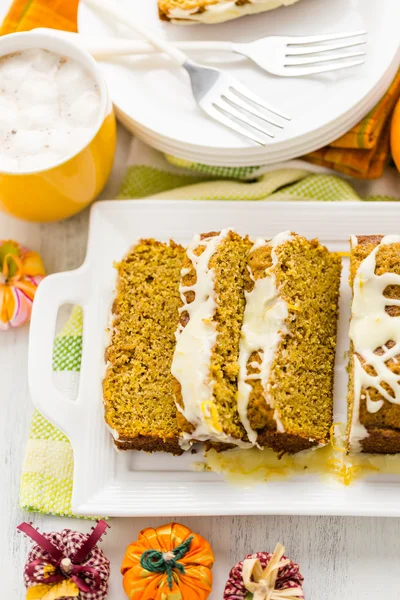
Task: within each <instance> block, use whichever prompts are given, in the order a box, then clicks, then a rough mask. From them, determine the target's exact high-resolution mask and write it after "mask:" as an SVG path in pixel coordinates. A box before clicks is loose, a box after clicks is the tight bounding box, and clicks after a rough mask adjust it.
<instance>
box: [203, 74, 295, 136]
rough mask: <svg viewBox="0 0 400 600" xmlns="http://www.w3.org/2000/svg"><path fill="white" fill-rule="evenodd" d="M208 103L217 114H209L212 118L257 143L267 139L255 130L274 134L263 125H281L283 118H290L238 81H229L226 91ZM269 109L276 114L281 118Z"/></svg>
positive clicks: (280, 126) (268, 134) (287, 119)
mask: <svg viewBox="0 0 400 600" xmlns="http://www.w3.org/2000/svg"><path fill="white" fill-rule="evenodd" d="M212 107H213V109H214V111H216V112H217V113H218V116H217V115H216V114H215V113H214V114H213V116H214V117H215V118H217V119H218V120H219V121H221V122H222V123H224V124H225V125H228V126H229V127H230V128H231V129H234V130H235V131H237V132H238V133H241V134H242V135H244V136H246V137H247V138H249V139H251V140H252V141H254V142H257V143H258V144H260V145H261V146H265V145H266V142H267V139H266V138H265V137H261V136H260V135H258V134H259V133H261V134H263V136H267V138H274V137H275V134H274V132H273V130H272V128H268V127H266V126H265V124H266V123H268V124H269V125H272V126H274V127H277V128H279V129H283V127H284V122H285V121H290V120H291V117H289V116H288V115H286V114H285V113H283V112H281V111H279V110H277V109H276V108H275V107H274V106H272V105H271V104H269V103H268V102H266V101H265V100H262V99H261V98H259V97H258V96H257V95H256V94H253V92H251V91H250V90H248V89H247V88H246V87H245V86H243V85H241V84H240V83H239V82H231V85H229V86H228V87H227V89H226V91H225V92H224V93H221V95H220V97H219V98H218V99H216V100H214V102H213V103H212ZM269 113H272V114H273V115H275V116H276V117H280V118H281V120H283V122H281V121H279V119H276V118H274V117H272V116H271V115H270V114H269Z"/></svg>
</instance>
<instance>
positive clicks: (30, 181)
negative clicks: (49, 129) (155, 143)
mask: <svg viewBox="0 0 400 600" xmlns="http://www.w3.org/2000/svg"><path fill="white" fill-rule="evenodd" d="M29 48H43V49H45V50H49V51H52V52H56V53H58V54H61V55H63V56H67V57H69V58H71V59H73V60H76V61H78V62H79V63H80V64H82V65H83V66H85V67H86V68H87V69H88V70H89V72H90V73H91V74H92V76H93V77H94V79H95V81H96V83H97V85H98V89H99V91H100V98H101V108H100V111H99V117H98V121H97V124H96V127H95V128H94V130H93V137H92V139H91V141H90V142H89V144H88V145H87V146H86V147H84V148H79V149H78V150H77V151H76V152H75V153H74V155H73V156H67V157H66V158H65V159H63V160H62V161H60V162H59V163H57V164H56V165H55V166H52V167H51V168H49V169H47V170H42V171H35V172H29V173H28V172H25V173H24V172H21V171H18V172H2V171H0V208H1V209H2V210H4V211H6V212H8V213H9V214H11V215H13V216H15V217H19V218H21V219H27V220H29V221H57V220H59V219H65V218H67V217H70V216H71V215H74V214H75V213H77V212H79V211H80V210H82V209H83V208H85V206H87V205H88V204H90V203H91V202H92V201H93V200H94V198H95V197H96V196H97V195H98V194H99V193H100V192H101V190H102V188H103V187H104V185H105V183H106V181H107V179H108V177H109V175H110V171H111V167H112V164H113V160H114V155H115V144H116V124H115V116H114V112H113V108H112V103H111V101H110V99H109V96H108V91H107V86H106V83H105V81H104V78H103V76H102V74H101V72H100V70H99V68H98V66H97V64H96V62H95V60H94V59H93V58H92V57H91V56H90V54H89V53H88V52H86V51H85V50H84V49H82V48H80V47H78V46H77V45H75V44H73V43H72V42H70V41H67V40H64V39H61V38H59V37H57V36H56V35H54V34H52V33H51V31H49V33H43V32H40V33H38V32H35V31H29V32H24V33H12V34H10V35H5V36H2V37H0V57H1V56H5V55H7V54H10V53H13V52H18V51H22V50H27V49H29Z"/></svg>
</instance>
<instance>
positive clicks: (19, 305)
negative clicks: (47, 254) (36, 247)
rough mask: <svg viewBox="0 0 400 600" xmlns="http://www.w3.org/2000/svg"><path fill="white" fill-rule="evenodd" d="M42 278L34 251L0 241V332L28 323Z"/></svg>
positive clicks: (39, 264) (41, 265)
mask: <svg viewBox="0 0 400 600" xmlns="http://www.w3.org/2000/svg"><path fill="white" fill-rule="evenodd" d="M44 276H45V270H44V266H43V263H42V259H41V258H40V256H39V254H38V253H37V252H32V251H31V250H28V248H25V247H24V246H21V245H20V244H18V243H17V242H13V241H12V240H8V241H4V240H0V331H5V330H7V329H10V328H11V327H19V326H20V325H23V324H24V323H26V322H27V321H29V319H30V318H31V312H32V303H33V299H34V297H35V293H36V289H37V286H38V285H39V283H40V282H41V281H42V279H43V277H44Z"/></svg>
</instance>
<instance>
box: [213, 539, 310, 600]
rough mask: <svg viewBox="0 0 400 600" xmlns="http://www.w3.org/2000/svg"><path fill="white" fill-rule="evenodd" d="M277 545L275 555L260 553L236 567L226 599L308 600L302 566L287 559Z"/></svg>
mask: <svg viewBox="0 0 400 600" xmlns="http://www.w3.org/2000/svg"><path fill="white" fill-rule="evenodd" d="M284 552H285V548H284V547H283V546H282V544H277V545H276V548H275V550H274V552H273V553H270V552H256V553H255V554H248V555H247V556H246V558H245V559H244V560H242V561H240V562H239V563H237V565H235V566H234V567H233V568H232V569H231V571H230V573H229V579H228V581H227V583H226V586H225V591H224V600H250V599H251V600H298V599H302V598H304V592H303V588H302V583H303V580H304V578H303V576H302V575H301V574H300V567H299V565H297V564H296V563H294V562H292V561H291V560H289V559H288V558H286V556H284Z"/></svg>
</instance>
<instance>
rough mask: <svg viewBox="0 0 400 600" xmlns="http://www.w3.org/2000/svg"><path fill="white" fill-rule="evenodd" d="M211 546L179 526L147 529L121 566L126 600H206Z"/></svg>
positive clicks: (212, 557) (129, 550) (211, 556)
mask: <svg viewBox="0 0 400 600" xmlns="http://www.w3.org/2000/svg"><path fill="white" fill-rule="evenodd" d="M213 563H214V554H213V551H212V550H211V546H210V544H209V543H208V542H207V541H206V540H205V539H204V538H202V537H201V536H200V535H198V534H197V533H193V532H192V531H190V529H188V528H187V527H185V526H184V525H180V524H179V523H169V524H168V525H163V526H162V527H158V528H157V529H153V528H152V527H149V528H148V529H144V530H143V531H141V532H140V534H139V539H138V540H137V541H136V542H133V544H130V546H128V548H127V551H126V554H125V557H124V560H123V562H122V566H121V573H122V575H123V576H124V579H123V584H124V589H125V592H126V594H127V596H128V598H129V600H205V599H206V598H207V597H208V596H209V594H210V592H211V588H212V573H211V568H212V566H213Z"/></svg>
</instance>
